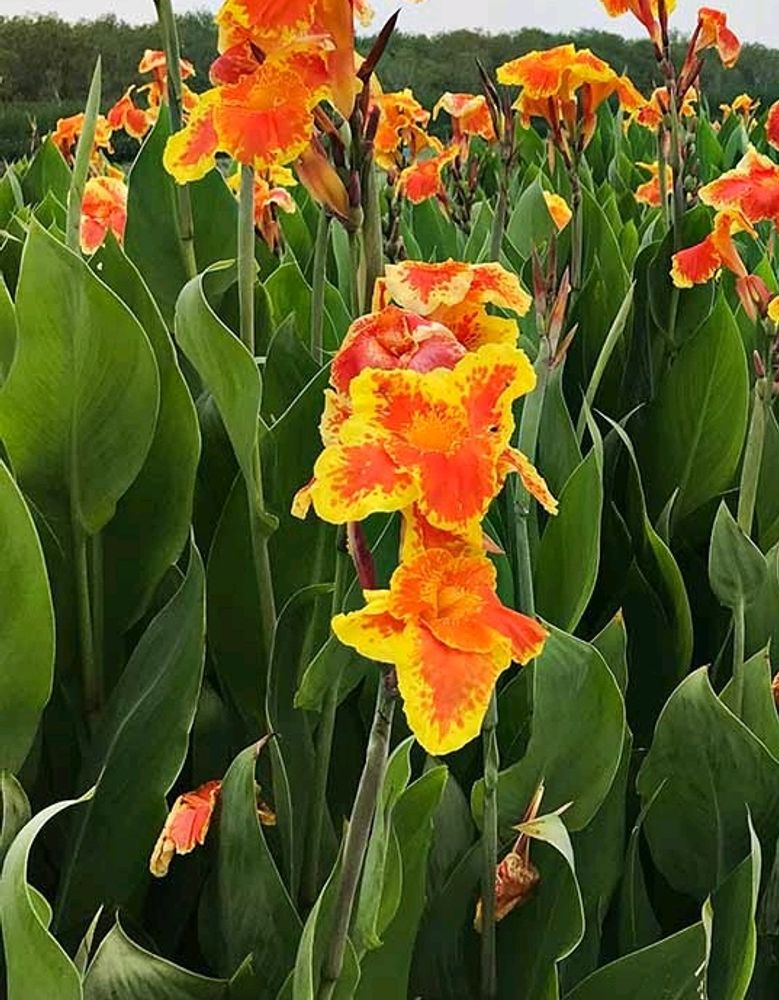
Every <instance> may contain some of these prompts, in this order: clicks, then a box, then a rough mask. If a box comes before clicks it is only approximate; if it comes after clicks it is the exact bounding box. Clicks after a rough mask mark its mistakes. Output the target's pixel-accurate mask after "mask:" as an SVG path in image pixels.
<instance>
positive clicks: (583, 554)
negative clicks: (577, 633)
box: [533, 440, 603, 632]
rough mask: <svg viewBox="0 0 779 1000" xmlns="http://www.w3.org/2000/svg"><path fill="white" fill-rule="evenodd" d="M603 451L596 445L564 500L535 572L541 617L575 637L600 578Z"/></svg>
mask: <svg viewBox="0 0 779 1000" xmlns="http://www.w3.org/2000/svg"><path fill="white" fill-rule="evenodd" d="M602 470H603V452H602V448H601V443H600V440H598V441H596V442H595V444H594V445H593V447H592V450H591V451H590V453H589V454H588V455H587V457H586V458H585V459H584V460H583V461H582V462H581V463H580V464H579V466H578V467H577V468H576V469H575V470H574V472H573V473H572V474H571V476H570V478H569V479H568V482H567V483H566V484H565V486H564V488H563V491H562V493H561V494H560V497H559V503H560V513H559V514H558V515H557V516H556V517H552V518H550V519H549V521H548V523H547V526H546V528H545V530H544V533H543V535H542V536H541V545H540V547H539V550H538V557H537V560H536V567H535V573H534V578H533V579H534V584H535V595H536V608H537V610H538V613H539V615H541V616H542V617H543V618H547V619H548V620H549V621H551V622H553V623H554V624H555V625H557V626H558V627H559V628H562V629H564V630H566V631H568V632H573V631H574V630H575V628H576V626H577V625H578V624H579V621H580V620H581V617H582V615H583V614H584V612H585V610H586V608H587V604H588V603H589V600H590V597H591V596H592V592H593V590H594V589H595V582H596V580H597V578H598V565H599V558H600V553H599V550H600V522H601V507H602V506H603V479H602Z"/></svg>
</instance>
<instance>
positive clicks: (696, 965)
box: [565, 923, 706, 1000]
mask: <svg viewBox="0 0 779 1000" xmlns="http://www.w3.org/2000/svg"><path fill="white" fill-rule="evenodd" d="M705 959H706V935H705V932H704V930H703V924H700V923H699V924H694V925H693V926H692V927H688V928H687V929H686V930H683V931H679V933H678V934H674V935H672V936H671V937H668V938H664V939H663V940H662V941H658V942H657V944H652V945H650V946H649V947H648V948H643V949H642V950H641V951H636V952H633V954H632V955H626V956H625V958H620V959H618V960H617V961H616V962H611V964H609V965H604V966H603V968H601V969H598V971H597V972H593V974H592V975H591V976H588V977H587V979H585V980H584V982H582V983H580V984H579V985H578V986H577V987H576V988H575V989H573V990H572V991H571V992H570V993H568V994H566V996H565V1000H605V998H606V997H614V998H617V997H630V1000H658V998H659V997H668V998H669V1000H670V998H673V1000H700V997H701V996H702V994H701V990H702V989H703V988H704V984H703V975H704V970H705V968H706V962H705Z"/></svg>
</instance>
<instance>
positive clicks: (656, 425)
mask: <svg viewBox="0 0 779 1000" xmlns="http://www.w3.org/2000/svg"><path fill="white" fill-rule="evenodd" d="M748 404H749V382H748V378H747V366H746V358H745V356H744V349H743V347H742V344H741V337H740V335H739V332H738V328H737V327H736V323H735V321H734V319H733V314H732V312H731V311H730V308H729V307H728V305H727V303H726V301H725V299H724V298H723V297H722V295H721V294H720V296H719V298H718V299H717V303H716V305H715V307H714V311H713V312H712V314H711V316H710V317H709V319H708V320H706V322H705V323H704V324H703V326H702V327H701V328H700V330H698V332H697V333H696V334H695V336H694V337H692V338H691V339H690V340H688V341H687V342H686V343H685V344H684V345H683V346H682V348H681V350H680V351H679V354H678V355H677V357H676V360H675V362H674V364H673V367H672V368H671V370H670V371H669V372H668V374H667V375H666V377H665V378H664V379H663V381H662V383H661V385H660V387H659V390H658V393H657V397H656V399H655V400H654V402H653V403H652V404H651V406H650V407H649V410H648V413H647V421H646V425H645V427H644V432H643V434H642V437H641V447H640V448H639V449H638V453H639V458H640V460H641V469H642V472H643V478H644V483H645V485H646V488H647V502H648V506H649V511H650V516H654V515H656V514H658V513H659V512H660V511H661V510H662V509H663V507H664V505H665V504H666V502H667V500H668V498H669V497H670V496H671V494H672V493H673V492H674V491H675V490H677V489H678V491H679V496H678V499H677V501H676V506H675V512H676V517H677V520H678V521H681V520H682V519H683V518H684V517H685V516H686V515H687V514H690V513H692V512H693V511H695V510H697V509H698V508H699V507H700V506H702V505H703V504H704V503H706V502H707V501H708V500H711V499H712V498H714V497H716V496H719V494H721V493H722V492H723V491H724V490H726V489H727V488H728V487H729V486H730V485H731V483H732V481H733V478H734V476H735V473H736V469H737V467H738V461H739V458H740V456H741V448H742V445H743V442H744V434H745V431H746V422H747V409H748Z"/></svg>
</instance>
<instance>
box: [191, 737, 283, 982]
mask: <svg viewBox="0 0 779 1000" xmlns="http://www.w3.org/2000/svg"><path fill="white" fill-rule="evenodd" d="M267 739H268V738H267V737H266V738H265V739H263V740H261V741H260V742H259V743H257V744H255V745H254V746H250V747H248V748H247V749H246V750H243V751H242V752H241V753H240V754H239V755H238V756H237V757H236V758H235V760H234V761H233V763H232V764H231V765H230V769H229V770H228V772H227V774H226V775H225V777H224V781H223V784H222V791H221V794H220V809H219V820H218V828H217V832H218V845H217V852H216V861H215V866H214V868H213V870H212V872H211V876H210V880H209V882H208V883H207V884H206V888H205V891H204V896H203V897H202V903H201V909H200V927H201V942H202V946H203V950H204V952H205V954H206V956H207V957H208V959H209V964H210V965H211V966H212V967H213V968H214V969H215V970H216V971H217V972H218V973H220V974H222V975H225V976H231V975H233V974H234V973H235V972H236V971H237V970H238V968H239V966H240V965H241V963H242V962H243V961H244V959H245V958H246V956H247V955H250V954H251V955H252V958H253V964H254V968H255V969H256V970H257V971H258V974H259V975H260V977H261V981H262V983H263V990H264V991H265V990H267V991H269V994H270V995H275V993H276V992H277V991H278V989H279V988H280V987H281V986H282V984H283V982H284V980H285V978H286V977H287V974H288V973H289V970H290V969H291V968H292V966H293V965H294V962H295V953H296V951H297V945H298V941H299V939H300V934H301V931H302V925H301V923H300V919H299V917H298V915H297V913H296V912H295V908H294V906H293V904H292V900H291V899H290V898H289V894H288V893H287V890H286V888H285V887H284V883H283V882H282V880H281V877H280V876H279V872H278V869H277V868H276V863H275V862H274V860H273V855H272V854H271V852H270V849H269V847H268V844H267V842H266V840H265V835H264V833H263V830H262V827H261V825H260V822H259V819H258V817H257V789H256V785H255V768H256V766H257V757H258V754H259V753H260V751H261V750H262V747H263V745H264V744H265V743H267Z"/></svg>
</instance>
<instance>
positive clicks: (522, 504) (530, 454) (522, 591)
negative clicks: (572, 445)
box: [512, 337, 551, 615]
mask: <svg viewBox="0 0 779 1000" xmlns="http://www.w3.org/2000/svg"><path fill="white" fill-rule="evenodd" d="M550 361H551V356H550V344H549V338H548V337H542V338H541V343H540V345H539V349H538V357H537V358H536V363H535V366H534V367H535V370H536V377H537V381H536V387H535V389H534V391H533V392H532V393H530V395H529V396H527V397H525V404H524V406H523V409H522V419H521V420H520V423H519V441H518V446H519V450H520V451H521V452H522V453H523V454H524V455H526V456H527V458H529V459H530V461H531V462H533V461H535V457H536V449H537V447H538V434H539V431H540V429H541V414H542V412H543V409H544V399H545V397H546V388H547V385H548V384H549V376H550V373H551V368H550ZM513 489H514V491H515V492H514V503H513V505H512V506H513V518H514V532H515V535H514V538H515V541H514V549H515V555H516V561H515V564H514V585H515V590H516V597H517V605H518V607H519V608H520V610H522V611H524V613H525V614H527V615H532V614H534V613H535V598H534V595H533V560H532V558H531V552H530V531H529V525H528V520H529V518H530V495H529V494H528V492H527V490H526V489H525V488H524V486H523V485H522V484H521V483H520V482H518V481H516V480H515V481H514V485H513Z"/></svg>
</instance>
